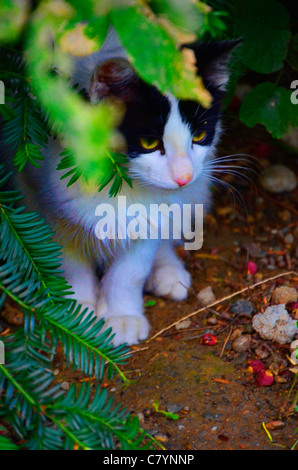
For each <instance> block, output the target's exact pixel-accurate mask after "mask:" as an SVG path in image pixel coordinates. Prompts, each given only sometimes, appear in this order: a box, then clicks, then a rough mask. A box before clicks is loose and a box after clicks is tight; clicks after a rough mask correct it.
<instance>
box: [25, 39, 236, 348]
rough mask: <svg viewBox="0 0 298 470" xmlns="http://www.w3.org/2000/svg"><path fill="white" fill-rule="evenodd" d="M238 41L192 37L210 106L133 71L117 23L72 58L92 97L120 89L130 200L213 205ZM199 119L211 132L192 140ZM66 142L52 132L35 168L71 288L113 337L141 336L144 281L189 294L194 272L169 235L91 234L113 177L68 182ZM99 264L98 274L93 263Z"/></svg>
mask: <svg viewBox="0 0 298 470" xmlns="http://www.w3.org/2000/svg"><path fill="white" fill-rule="evenodd" d="M234 45H235V44H234V43H228V42H223V43H210V44H201V45H199V44H194V45H188V46H187V47H189V48H192V49H193V50H194V52H195V55H196V59H197V66H198V71H199V74H200V75H202V76H203V79H204V83H205V85H206V87H207V88H208V90H209V92H210V93H211V94H212V96H213V98H214V101H213V105H212V106H211V108H210V109H208V110H206V109H204V108H203V107H201V106H199V105H198V103H195V102H191V101H178V100H176V99H175V98H174V97H172V96H163V95H162V94H161V93H159V91H158V90H157V89H156V88H155V87H152V86H150V85H148V84H146V83H145V82H144V81H142V80H141V79H140V78H139V77H137V75H136V74H135V72H134V71H133V69H132V68H131V66H130V65H129V63H128V61H127V60H126V55H125V52H124V50H123V48H122V47H121V45H120V43H119V41H118V39H117V37H116V35H115V33H114V32H113V31H110V33H109V35H108V38H107V40H106V43H105V44H104V46H103V48H102V49H101V50H100V51H99V52H98V53H96V54H93V55H91V56H89V57H87V58H82V59H77V60H76V67H75V71H74V74H73V82H74V83H78V84H79V87H80V88H81V89H85V90H87V92H88V93H89V94H90V99H91V101H93V102H94V103H96V101H98V100H100V99H103V98H105V97H106V96H110V95H114V96H116V97H117V98H118V99H120V100H121V101H123V102H124V103H125V106H126V112H125V115H124V119H123V121H122V123H121V125H120V131H121V132H122V134H123V135H124V137H125V140H126V143H127V155H128V157H129V171H130V172H131V175H132V176H133V178H134V179H133V187H132V189H131V188H130V187H129V186H128V185H127V184H124V185H123V187H122V190H121V192H120V195H125V196H126V197H127V204H130V203H141V204H143V205H144V206H146V207H148V206H149V205H150V204H152V203H156V204H160V203H162V202H165V203H167V204H172V203H178V204H179V205H182V204H184V203H187V204H189V203H192V204H195V203H197V204H199V203H201V204H204V206H205V208H207V207H208V205H209V203H210V190H209V185H210V181H209V179H208V176H207V175H206V174H204V171H203V170H204V163H205V162H206V161H208V160H210V159H212V158H214V150H215V146H216V144H217V141H218V138H219V135H220V121H219V118H220V102H221V99H222V96H223V93H224V87H225V85H226V83H227V80H228V73H227V68H226V62H227V60H228V57H229V54H230V52H231V50H232V49H233V47H234ZM95 106H96V104H95ZM202 129H203V130H206V132H207V135H206V138H205V139H204V141H202V143H201V144H199V145H198V144H193V143H192V136H193V134H194V133H195V132H198V131H201V130H202ZM148 135H149V136H158V137H159V138H160V139H162V142H163V144H162V147H161V148H159V149H157V150H156V151H154V152H144V151H142V149H141V148H140V144H139V137H140V136H148ZM61 151H62V148H61V145H60V143H59V141H58V140H57V139H56V140H51V141H50V142H49V144H48V147H47V148H46V149H45V151H44V156H45V162H44V163H43V166H42V169H41V170H40V171H36V172H35V175H34V176H32V174H31V180H32V179H33V180H34V181H35V186H36V188H37V192H36V196H35V202H37V203H38V210H39V211H40V212H42V213H43V214H45V215H46V217H47V219H48V220H49V221H50V222H51V223H52V224H53V226H54V228H55V230H56V232H57V236H58V241H60V242H61V244H62V245H63V246H64V264H63V268H64V270H65V276H66V278H67V280H68V281H69V283H70V284H71V285H72V287H73V291H74V298H76V299H77V300H78V301H79V302H80V303H82V304H83V305H84V306H88V307H90V308H91V309H92V310H94V312H95V314H96V316H97V317H101V316H104V318H105V320H106V325H105V326H106V327H110V326H111V327H112V328H113V331H114V333H115V338H114V343H115V345H118V344H120V343H122V342H127V343H128V344H133V343H136V342H138V341H140V340H143V339H145V338H146V337H147V336H148V333H149V324H148V321H147V319H146V317H145V316H144V313H143V290H144V287H146V289H147V290H148V291H150V292H152V293H153V294H155V295H158V296H168V297H169V298H171V299H174V300H183V299H185V298H186V297H187V292H188V289H189V287H190V285H191V279H190V275H189V273H188V272H187V271H186V269H185V267H184V265H183V263H182V261H181V260H180V259H179V258H178V257H177V255H176V253H175V249H174V246H173V242H172V241H171V240H168V241H167V240H162V241H161V240H136V241H131V240H121V241H117V240H116V241H115V242H112V241H111V242H108V241H104V242H101V241H99V240H98V239H97V238H96V237H95V236H94V228H95V225H96V223H97V218H96V217H95V209H96V207H97V206H98V205H99V204H102V203H108V204H113V205H114V206H115V207H117V197H116V198H110V197H109V195H108V189H109V187H107V188H105V189H104V190H103V191H101V192H97V191H93V192H89V193H86V192H85V190H83V189H82V188H81V186H80V183H79V182H77V183H76V184H74V185H73V186H71V187H70V188H66V187H65V186H66V183H65V180H62V181H61V179H60V178H61V172H58V171H56V166H57V163H58V161H59V155H60V154H61ZM185 175H186V176H185ZM31 185H32V181H31ZM103 265H104V276H103V279H102V281H101V282H100V283H99V281H98V277H97V276H96V269H97V267H98V266H103Z"/></svg>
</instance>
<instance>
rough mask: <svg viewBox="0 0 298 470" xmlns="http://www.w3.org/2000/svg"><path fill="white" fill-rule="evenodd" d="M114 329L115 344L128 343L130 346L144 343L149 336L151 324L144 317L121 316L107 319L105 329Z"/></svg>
mask: <svg viewBox="0 0 298 470" xmlns="http://www.w3.org/2000/svg"><path fill="white" fill-rule="evenodd" d="M110 327H111V328H112V333H115V336H114V339H113V344H114V346H119V344H122V343H127V344H128V345H129V346H131V345H132V344H136V343H138V342H139V341H143V340H144V339H146V338H147V337H148V334H149V329H150V326H149V323H148V321H147V319H146V318H145V317H144V316H143V315H140V316H139V315H137V316H133V315H121V316H112V317H107V318H105V325H104V329H105V330H106V329H108V328H110Z"/></svg>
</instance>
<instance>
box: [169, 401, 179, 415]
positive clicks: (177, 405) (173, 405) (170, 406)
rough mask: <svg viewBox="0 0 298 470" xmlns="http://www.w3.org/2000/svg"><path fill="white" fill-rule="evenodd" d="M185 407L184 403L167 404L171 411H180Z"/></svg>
mask: <svg viewBox="0 0 298 470" xmlns="http://www.w3.org/2000/svg"><path fill="white" fill-rule="evenodd" d="M182 408H183V405H180V404H179V403H171V404H170V405H168V406H167V411H168V412H169V413H179V411H181V410H182Z"/></svg>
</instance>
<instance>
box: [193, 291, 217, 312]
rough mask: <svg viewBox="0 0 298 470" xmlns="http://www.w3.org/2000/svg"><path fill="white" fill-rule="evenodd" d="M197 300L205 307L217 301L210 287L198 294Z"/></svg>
mask: <svg viewBox="0 0 298 470" xmlns="http://www.w3.org/2000/svg"><path fill="white" fill-rule="evenodd" d="M197 299H198V301H199V302H200V304H201V305H203V306H204V307H205V306H206V305H209V304H212V303H213V302H215V301H216V297H215V295H214V293H213V290H212V289H211V287H210V286H208V287H205V289H202V290H201V291H200V292H199V293H198V295H197Z"/></svg>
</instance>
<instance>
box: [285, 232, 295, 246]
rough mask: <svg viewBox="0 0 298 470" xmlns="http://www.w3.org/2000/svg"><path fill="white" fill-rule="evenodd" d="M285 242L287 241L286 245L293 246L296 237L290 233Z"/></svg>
mask: <svg viewBox="0 0 298 470" xmlns="http://www.w3.org/2000/svg"><path fill="white" fill-rule="evenodd" d="M284 240H285V242H286V243H289V244H290V245H291V244H292V243H294V236H293V235H292V234H291V233H288V234H287V235H286V236H285V239H284Z"/></svg>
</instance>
